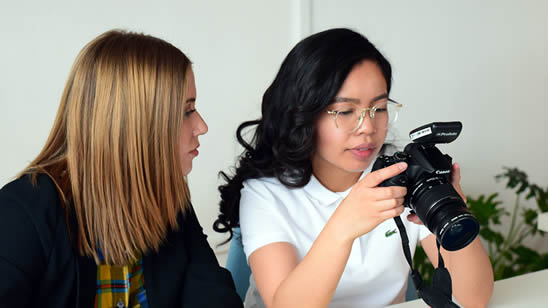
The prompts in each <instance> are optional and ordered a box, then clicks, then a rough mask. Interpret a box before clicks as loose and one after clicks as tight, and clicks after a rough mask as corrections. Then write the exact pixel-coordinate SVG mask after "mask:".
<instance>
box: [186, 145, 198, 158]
mask: <svg viewBox="0 0 548 308" xmlns="http://www.w3.org/2000/svg"><path fill="white" fill-rule="evenodd" d="M198 147H200V145H198V146H197V147H196V148H194V150H192V151H190V152H189V154H190V155H192V156H198V154H199V152H198Z"/></svg>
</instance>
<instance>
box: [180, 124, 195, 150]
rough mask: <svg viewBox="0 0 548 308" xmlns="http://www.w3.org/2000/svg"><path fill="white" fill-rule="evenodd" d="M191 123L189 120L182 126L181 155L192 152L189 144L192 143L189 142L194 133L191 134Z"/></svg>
mask: <svg viewBox="0 0 548 308" xmlns="http://www.w3.org/2000/svg"><path fill="white" fill-rule="evenodd" d="M189 122H190V121H188V120H187V121H186V122H184V123H183V124H182V125H181V130H180V131H179V150H180V151H181V154H182V153H186V152H188V151H190V149H188V147H189V143H190V142H189V140H190V137H191V133H192V132H191V128H190V127H189Z"/></svg>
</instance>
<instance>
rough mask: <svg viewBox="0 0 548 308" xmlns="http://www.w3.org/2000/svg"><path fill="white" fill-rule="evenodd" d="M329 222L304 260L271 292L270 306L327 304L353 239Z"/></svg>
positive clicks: (335, 286)
mask: <svg viewBox="0 0 548 308" xmlns="http://www.w3.org/2000/svg"><path fill="white" fill-rule="evenodd" d="M339 231H340V230H338V229H337V227H335V226H334V225H330V224H329V223H328V224H327V225H326V227H325V228H324V229H323V230H322V232H321V233H320V235H319V236H318V238H317V239H316V241H314V244H313V245H312V247H311V248H310V250H309V251H308V253H307V254H306V255H305V257H304V258H303V260H302V261H301V262H300V263H299V264H298V265H297V267H295V269H294V270H293V271H292V272H291V273H290V274H289V275H288V276H287V278H286V279H285V280H284V281H283V282H282V283H281V284H280V286H279V287H278V288H277V290H276V292H275V293H274V298H273V301H272V305H271V307H270V308H273V307H284V308H289V307H327V305H328V304H329V302H330V301H331V298H332V297H333V295H334V293H335V290H336V288H337V285H338V283H339V280H340V278H341V276H342V273H343V271H344V268H345V267H346V263H347V261H348V257H349V256H350V251H351V249H352V243H353V240H351V239H345V238H343V237H341V236H340V234H342V233H340V232H339Z"/></svg>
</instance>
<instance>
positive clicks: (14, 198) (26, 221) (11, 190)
mask: <svg viewBox="0 0 548 308" xmlns="http://www.w3.org/2000/svg"><path fill="white" fill-rule="evenodd" d="M63 213H64V212H63V210H62V207H61V204H60V200H59V196H58V193H57V189H56V187H55V184H54V183H53V181H52V180H51V179H50V178H49V177H48V176H46V175H38V176H37V178H36V182H35V183H33V182H32V181H31V176H29V175H25V176H23V177H21V178H19V179H17V180H14V181H12V182H10V183H8V184H7V185H5V186H4V187H3V188H2V189H1V190H0V233H3V234H6V233H7V234H11V236H12V237H13V235H16V236H17V241H18V242H19V243H20V242H25V245H24V246H22V247H24V249H25V250H26V251H29V252H30V251H34V250H36V249H42V251H49V249H50V248H51V247H52V246H53V245H54V242H55V232H56V229H57V225H58V222H60V221H62V222H64V221H65V220H64V219H61V217H62V215H63ZM0 237H1V238H2V239H3V240H5V242H4V241H0V242H2V243H3V246H5V243H7V242H9V241H10V239H9V238H4V236H2V235H0ZM11 241H13V240H11ZM13 244H14V245H16V244H17V243H16V242H15V241H14V242H13ZM4 248H5V247H0V250H4ZM18 249H19V250H21V249H23V248H18Z"/></svg>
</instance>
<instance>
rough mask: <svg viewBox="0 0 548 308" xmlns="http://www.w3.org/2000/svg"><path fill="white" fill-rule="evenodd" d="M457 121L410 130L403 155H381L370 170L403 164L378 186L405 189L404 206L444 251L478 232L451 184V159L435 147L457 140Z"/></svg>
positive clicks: (459, 126)
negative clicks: (395, 172) (409, 141)
mask: <svg viewBox="0 0 548 308" xmlns="http://www.w3.org/2000/svg"><path fill="white" fill-rule="evenodd" d="M461 130H462V123H460V122H435V123H431V124H427V125H424V126H421V127H419V128H416V129H414V130H412V131H411V132H410V133H409V137H411V140H413V143H410V144H408V145H406V146H405V149H404V150H403V152H396V153H394V155H392V156H385V155H382V156H380V157H379V158H377V160H376V161H375V163H374V164H373V167H372V171H375V170H378V169H381V168H384V167H387V166H390V165H392V164H395V163H398V162H402V161H403V162H406V163H407V165H408V167H407V170H405V172H402V173H400V174H398V175H397V176H395V177H392V178H390V179H387V180H386V181H384V182H383V183H381V184H380V185H379V186H405V187H407V195H406V196H405V201H404V205H405V206H406V207H409V208H410V209H411V210H413V211H414V212H415V213H416V214H417V216H418V217H419V219H420V220H421V221H422V222H423V223H424V225H425V226H426V227H427V228H428V229H429V230H430V231H431V232H432V233H433V234H434V235H435V236H436V238H437V239H438V242H439V243H440V244H441V246H442V247H443V248H445V249H446V250H450V251H454V250H459V249H461V248H464V247H466V246H467V245H468V244H470V243H471V242H472V241H473V240H474V238H475V237H476V236H477V235H478V233H479V224H478V221H477V220H476V218H475V217H474V216H472V214H470V212H469V211H468V209H467V207H466V204H465V203H464V200H462V198H461V197H460V196H459V194H458V193H457V191H456V190H455V189H454V188H453V185H452V184H451V167H452V158H451V156H449V155H447V154H442V153H441V152H440V150H439V149H438V148H437V147H436V146H435V144H437V143H449V142H452V141H453V140H455V139H457V137H458V136H459V134H460V131H461Z"/></svg>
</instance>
